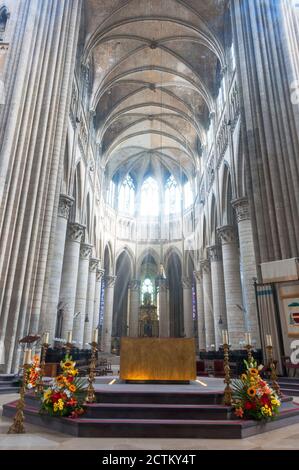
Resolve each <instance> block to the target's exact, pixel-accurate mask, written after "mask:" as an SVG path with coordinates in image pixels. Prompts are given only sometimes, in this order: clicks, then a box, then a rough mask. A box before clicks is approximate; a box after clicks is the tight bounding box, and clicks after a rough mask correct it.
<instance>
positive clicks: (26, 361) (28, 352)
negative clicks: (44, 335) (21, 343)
mask: <svg viewBox="0 0 299 470" xmlns="http://www.w3.org/2000/svg"><path fill="white" fill-rule="evenodd" d="M30 362H31V349H25V351H24V360H23V364H24V365H27V364H30Z"/></svg>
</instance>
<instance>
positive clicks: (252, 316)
mask: <svg viewBox="0 0 299 470" xmlns="http://www.w3.org/2000/svg"><path fill="white" fill-rule="evenodd" d="M232 205H233V207H234V209H235V211H236V215H237V221H238V232H239V245H240V257H241V272H242V288H243V300H244V308H245V310H246V317H245V321H246V330H247V331H250V332H251V336H252V338H253V339H254V340H255V341H256V346H257V347H260V345H261V341H260V332H259V326H258V317H257V308H256V298H255V289H254V278H255V279H256V278H257V271H256V259H255V251H254V245H253V235H252V226H251V218H250V213H249V204H248V199H247V198H246V197H243V198H240V199H235V200H234V201H233V203H232Z"/></svg>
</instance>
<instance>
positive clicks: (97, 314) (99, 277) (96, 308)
mask: <svg viewBox="0 0 299 470" xmlns="http://www.w3.org/2000/svg"><path fill="white" fill-rule="evenodd" d="M104 274H105V271H104V269H97V272H96V290H95V294H94V313H93V329H95V328H99V326H100V302H101V288H102V278H103V276H104Z"/></svg>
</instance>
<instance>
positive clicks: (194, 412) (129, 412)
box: [84, 403, 234, 420]
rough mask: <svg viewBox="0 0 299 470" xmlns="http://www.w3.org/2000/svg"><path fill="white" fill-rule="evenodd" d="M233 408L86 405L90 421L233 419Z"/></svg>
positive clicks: (180, 405)
mask: <svg viewBox="0 0 299 470" xmlns="http://www.w3.org/2000/svg"><path fill="white" fill-rule="evenodd" d="M233 416H234V415H233V413H232V411H231V407H228V406H223V405H183V404H179V405H178V404H176V405H169V404H144V403H142V404H136V403H133V404H132V403H123V404H119V403H95V404H88V405H86V413H85V414H84V417H85V418H90V419H97V418H101V419H116V418H119V419H175V420H184V419H190V420H194V419H211V420H216V419H222V420H225V419H231V418H232V417H233Z"/></svg>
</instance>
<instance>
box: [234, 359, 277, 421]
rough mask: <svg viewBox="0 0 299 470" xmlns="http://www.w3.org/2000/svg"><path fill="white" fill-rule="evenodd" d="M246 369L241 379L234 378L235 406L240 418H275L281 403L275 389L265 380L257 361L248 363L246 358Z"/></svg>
mask: <svg viewBox="0 0 299 470" xmlns="http://www.w3.org/2000/svg"><path fill="white" fill-rule="evenodd" d="M244 363H245V366H246V370H245V372H244V373H243V374H242V375H241V378H240V379H233V380H232V391H233V407H234V410H235V415H236V416H238V417H239V418H248V419H254V420H258V421H262V420H264V421H265V420H268V419H274V418H275V416H277V415H278V413H279V407H280V405H281V403H280V400H279V399H278V396H277V394H276V393H275V391H274V390H273V389H272V388H270V386H269V385H268V383H267V382H266V381H265V380H263V379H262V378H261V376H260V374H259V371H260V370H261V369H262V368H263V366H262V365H260V366H259V367H257V363H256V361H254V360H252V362H250V363H248V362H247V361H245V360H244Z"/></svg>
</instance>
